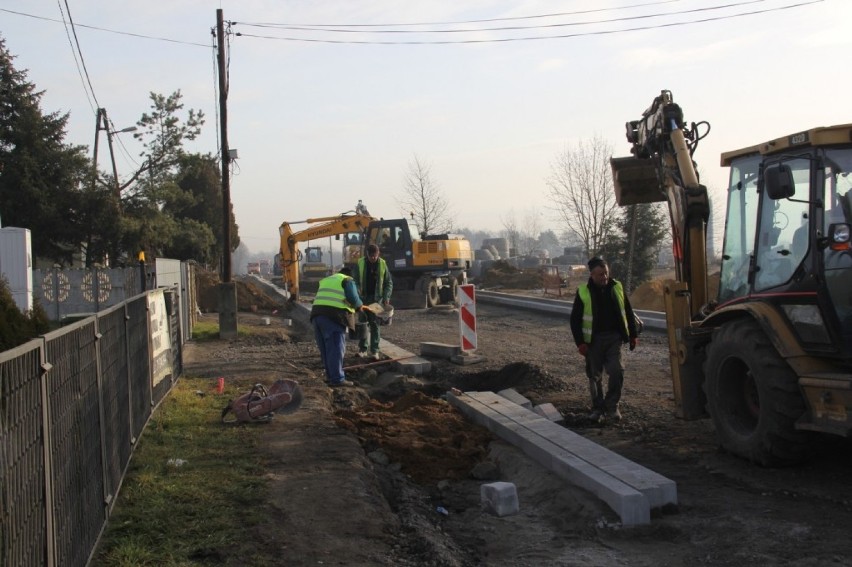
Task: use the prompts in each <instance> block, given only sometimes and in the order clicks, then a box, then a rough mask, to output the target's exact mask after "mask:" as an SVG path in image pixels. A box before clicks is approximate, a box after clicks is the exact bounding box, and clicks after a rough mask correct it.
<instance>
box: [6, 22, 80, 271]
mask: <svg viewBox="0 0 852 567" xmlns="http://www.w3.org/2000/svg"><path fill="white" fill-rule="evenodd" d="M13 63H14V56H12V55H11V54H10V53H9V52H8V51H7V50H6V42H5V40H4V39H3V38H2V37H0V221H2V223H3V225H4V226H18V227H22V228H28V229H30V231H31V233H32V245H33V253H34V254H35V255H36V256H37V257H43V258H47V259H50V260H52V261H54V262H59V263H62V264H69V263H70V262H71V258H72V256H73V254H74V253H75V252H76V251H77V250H78V249H79V245H80V243H81V242H82V240H83V239H84V236H83V234H82V231H81V229H82V217H83V215H84V211H83V208H84V204H83V202H82V200H81V192H80V191H79V189H80V187H81V186H82V184H83V182H84V181H85V180H86V179H87V177H88V176H89V175H90V174H91V172H90V168H89V167H88V160H87V158H86V155H85V151H86V148H85V146H72V145H68V144H65V143H64V142H63V140H64V138H65V127H66V123H67V121H68V114H59V113H56V112H54V113H49V114H45V113H44V112H42V109H41V98H42V95H43V94H44V93H43V92H39V91H36V87H35V85H34V84H33V83H31V82H29V81H28V80H27V73H26V71H18V70H16V69H15V67H14V64H13Z"/></svg>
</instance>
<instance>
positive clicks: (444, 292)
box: [439, 277, 459, 305]
mask: <svg viewBox="0 0 852 567" xmlns="http://www.w3.org/2000/svg"><path fill="white" fill-rule="evenodd" d="M439 292H440V296H441V303H443V304H444V305H450V304H452V303H455V302H456V299H458V296H459V281H458V280H457V279H456V278H453V277H451V278H450V284H449V285H445V286H444V287H442V288H441V289H440V290H439Z"/></svg>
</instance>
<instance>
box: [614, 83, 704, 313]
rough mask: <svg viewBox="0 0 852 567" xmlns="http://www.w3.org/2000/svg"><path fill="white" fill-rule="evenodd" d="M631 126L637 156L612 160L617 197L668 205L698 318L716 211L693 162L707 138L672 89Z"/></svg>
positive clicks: (679, 267)
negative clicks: (709, 222)
mask: <svg viewBox="0 0 852 567" xmlns="http://www.w3.org/2000/svg"><path fill="white" fill-rule="evenodd" d="M702 124H705V125H706V122H705V123H702ZM626 127H627V141H628V142H630V143H631V144H632V148H631V150H630V151H631V153H632V154H633V155H632V156H629V157H621V158H612V160H611V162H610V163H611V165H612V172H613V181H614V183H615V195H616V201H617V202H618V204H619V205H621V206H626V205H636V204H641V203H654V202H662V201H665V202H667V203H668V208H669V217H670V219H671V226H672V246H673V255H674V260H675V272H676V275H677V280H678V281H679V282H683V283H685V284H686V285H687V287H688V289H689V294H690V295H691V302H690V303H691V307H690V314H691V316H692V317H696V316H698V315H699V313H700V310H701V308H702V307H703V306H704V305H705V304H706V303H707V301H708V298H707V257H706V250H707V234H706V229H707V220H708V218H709V215H710V203H709V200H708V197H707V188H706V187H705V186H704V185H701V184H700V183H699V182H698V174H697V172H696V170H695V164H694V163H693V161H692V154H693V152H694V151H695V148H696V147H697V145H698V141H699V140H700V138H701V137H699V135H698V134H697V125H696V124H694V123H693V124H692V128H691V129H689V130H688V129H687V128H686V126H685V124H684V121H683V111H682V110H681V109H680V106H678V105H677V104H675V103H674V101H673V99H672V93H671V91H662V93H661V94H660V96H658V97H657V98H655V99H654V102H653V103H652V104H651V106H650V107H649V108H648V109H647V110H645V112H644V113H642V118H641V119H640V120H635V121H631V122H628V123H627V125H626ZM708 128H709V126H708ZM706 134H707V132H705V133H704V135H706Z"/></svg>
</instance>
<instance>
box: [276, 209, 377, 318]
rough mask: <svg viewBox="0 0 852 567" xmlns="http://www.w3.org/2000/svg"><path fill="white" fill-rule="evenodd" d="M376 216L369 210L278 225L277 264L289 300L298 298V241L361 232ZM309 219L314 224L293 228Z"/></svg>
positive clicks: (308, 222)
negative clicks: (295, 230)
mask: <svg viewBox="0 0 852 567" xmlns="http://www.w3.org/2000/svg"><path fill="white" fill-rule="evenodd" d="M374 220H375V219H374V218H373V217H371V216H370V215H369V214H368V213H367V212H366V210H356V211H354V212H352V211H350V212H346V213H341V214H339V215H335V216H330V217H317V218H310V219H305V220H302V221H292V222H286V221H285V222H283V223H281V226H280V227H279V229H278V233H279V235H280V237H281V249H280V251H279V253H278V265H279V266H280V267H281V279H282V286H283V287H284V289H286V290H287V291H288V292H289V293H290V300H291V301H296V300H298V299H299V292H300V291H301V290H300V287H299V285H300V284H299V259H300V254H301V253H300V252H299V249H298V247H297V244H298V243H299V242H307V241H309V240H316V239H318V238H326V237H329V236H336V237H337V238H340V235H341V234H343V235H346V234H350V233H353V234H362V233H363V232H364V231H366V230H367V227H368V226H369V225H370V223H371V222H373V221H374ZM302 223H307V224H310V225H312V226H309V227H308V228H306V229H304V230H300V231H298V232H294V231H293V225H294V224H302Z"/></svg>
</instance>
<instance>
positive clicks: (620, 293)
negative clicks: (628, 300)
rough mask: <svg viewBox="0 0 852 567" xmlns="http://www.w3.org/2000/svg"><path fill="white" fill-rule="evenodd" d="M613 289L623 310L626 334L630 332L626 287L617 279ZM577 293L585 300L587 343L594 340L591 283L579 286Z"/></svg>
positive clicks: (584, 318)
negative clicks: (625, 304) (626, 309)
mask: <svg viewBox="0 0 852 567" xmlns="http://www.w3.org/2000/svg"><path fill="white" fill-rule="evenodd" d="M612 291H613V293H614V294H615V300H616V301H617V302H618V309H619V311H620V312H621V322H622V323H623V324H624V334H625V335H628V334H630V331H628V327H627V311H625V309H624V287H623V286H622V285H621V282H620V281H617V280H616V281H615V283H614V285H613V286H612ZM577 293H578V294H579V295H580V300H581V301H582V302H583V341H584V342H586V343H591V342H592V323H594V316H593V314H592V292H591V291H589V284H587V283H585V284H583V285H581V286H580V287H579V288H577Z"/></svg>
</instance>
